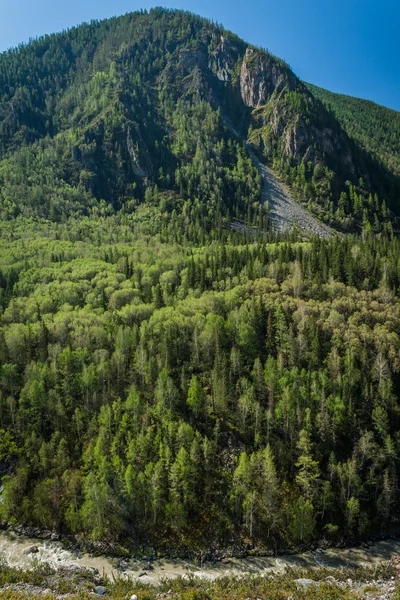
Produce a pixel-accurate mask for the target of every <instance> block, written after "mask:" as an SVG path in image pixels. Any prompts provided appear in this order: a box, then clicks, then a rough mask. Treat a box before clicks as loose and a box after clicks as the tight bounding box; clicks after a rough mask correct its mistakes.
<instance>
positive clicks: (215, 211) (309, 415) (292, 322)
mask: <svg viewBox="0 0 400 600" xmlns="http://www.w3.org/2000/svg"><path fill="white" fill-rule="evenodd" d="M0 90H1V98H0V142H1V143H0V211H1V217H2V220H1V221H0V474H1V477H2V486H3V488H2V491H1V502H0V521H1V522H3V523H11V524H14V525H15V524H22V525H31V526H37V527H42V528H50V529H52V530H55V531H61V532H63V533H70V534H71V533H72V534H75V535H78V536H81V538H82V539H95V540H108V541H113V542H114V541H116V540H118V541H120V542H121V543H124V544H126V546H127V547H129V548H132V544H136V546H135V547H136V549H138V548H139V547H141V548H143V545H147V547H148V546H149V545H151V547H153V548H155V547H156V548H158V549H161V551H163V550H171V549H174V550H177V549H178V550H182V549H190V550H191V551H197V552H200V551H205V550H207V549H210V547H212V546H214V547H215V546H216V545H220V546H225V547H226V546H228V545H229V547H234V548H237V547H238V546H237V545H239V546H240V547H241V548H243V547H245V546H246V544H250V545H253V546H255V545H257V547H258V548H260V547H268V548H277V547H280V546H281V547H282V546H285V547H287V546H288V545H289V546H292V547H294V546H296V545H297V546H298V545H299V544H303V543H309V542H312V541H315V540H317V539H318V540H320V539H321V538H326V539H328V540H329V541H332V542H335V541H338V540H342V539H346V540H350V539H354V538H356V537H360V536H365V535H368V536H369V535H373V534H375V533H378V534H381V533H383V532H387V531H389V530H391V529H393V528H395V527H397V526H398V519H399V509H400V506H399V500H398V480H399V474H400V473H399V462H398V458H397V457H398V456H399V451H400V434H399V425H400V423H399V419H400V415H399V411H400V408H399V390H400V381H399V368H400V364H399V351H400V340H399V328H400V303H399V288H400V270H399V265H400V247H399V240H398V238H397V236H396V220H395V215H394V212H391V211H396V210H397V209H396V206H397V205H396V196H395V195H393V190H394V188H393V187H391V184H390V181H391V180H389V179H387V176H388V174H387V172H384V171H381V170H380V169H383V166H382V165H381V166H380V165H377V164H374V163H373V161H372V159H371V156H370V155H369V154H368V152H366V149H363V148H361V147H360V146H359V145H357V140H355V139H351V136H350V132H346V130H345V128H343V127H342V126H341V125H340V122H339V120H338V118H336V116H335V115H334V114H332V112H331V111H330V110H328V109H327V108H326V107H324V105H323V103H322V102H321V101H320V100H318V99H317V98H316V97H315V96H314V95H313V94H312V93H311V92H310V91H309V90H308V89H307V87H306V86H305V85H304V84H303V83H301V82H300V81H299V80H298V78H297V77H296V76H295V75H294V74H293V73H292V72H291V70H290V69H289V68H288V66H287V65H286V64H285V63H283V62H282V61H280V60H279V59H277V58H275V57H273V56H272V55H271V54H269V53H267V52H265V51H263V50H260V49H257V48H253V47H248V46H247V45H246V44H245V43H244V42H242V41H241V40H240V39H238V38H237V37H236V36H234V35H233V34H231V33H229V32H226V31H224V30H223V29H222V28H221V27H219V26H215V25H213V24H212V23H210V22H209V21H206V20H203V19H200V18H199V17H195V16H193V15H191V14H189V13H184V12H180V11H166V10H161V9H157V10H153V11H151V12H150V13H146V12H140V13H133V14H130V15H126V16H124V17H121V18H118V19H111V20H108V21H103V22H100V23H97V22H95V23H91V24H89V25H84V26H81V27H78V28H75V29H72V30H70V31H67V32H64V33H62V34H57V35H54V36H48V37H45V38H43V39H40V40H37V41H35V42H33V43H31V44H29V45H27V46H22V47H20V48H18V49H16V50H12V51H10V52H8V53H5V54H2V55H0ZM227 123H231V124H232V125H231V126H228V125H227ZM235 130H236V131H237V132H238V134H239V135H237V134H235ZM353 137H354V136H353ZM246 140H249V142H248V143H249V144H252V150H251V152H256V153H257V154H258V156H259V157H260V160H262V161H269V163H270V164H271V165H272V166H273V167H274V168H275V169H276V170H277V171H278V172H279V173H280V174H281V176H282V177H283V178H285V180H286V181H287V182H288V184H289V185H290V186H291V189H292V194H296V195H297V196H298V200H299V201H303V202H304V201H306V203H307V204H305V206H307V207H308V209H310V210H312V211H314V212H316V213H317V214H318V216H319V217H320V218H321V219H323V220H325V221H327V222H329V223H331V224H333V225H335V226H336V227H338V228H341V229H344V230H345V231H346V232H348V233H349V235H347V236H332V237H331V239H318V238H310V239H308V240H305V238H304V235H297V234H296V232H292V233H290V234H286V235H284V236H281V237H279V236H277V235H276V234H275V233H274V232H273V231H271V227H270V222H269V215H268V210H267V207H266V206H264V205H263V203H262V202H260V200H261V183H262V182H261V178H260V175H259V173H258V171H257V169H256V167H255V166H254V165H253V163H252V160H251V156H250V155H249V153H248V151H247V148H246V143H245V142H246ZM371 161H372V162H371ZM257 164H258V163H257ZM385 166H386V167H388V165H385ZM380 173H381V176H382V177H381V178H380V177H379V174H380ZM378 180H379V189H378V188H377V187H375V184H374V181H378ZM232 221H235V222H240V223H241V224H242V225H243V227H242V230H241V232H236V231H232V229H231V227H230V224H231V222H232ZM352 232H353V233H352ZM359 233H362V235H358V234H359Z"/></svg>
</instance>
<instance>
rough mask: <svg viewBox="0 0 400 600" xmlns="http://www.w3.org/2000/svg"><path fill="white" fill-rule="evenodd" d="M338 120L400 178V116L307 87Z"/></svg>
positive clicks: (341, 95) (368, 102) (375, 106)
mask: <svg viewBox="0 0 400 600" xmlns="http://www.w3.org/2000/svg"><path fill="white" fill-rule="evenodd" d="M307 87H308V88H309V89H310V90H311V92H312V93H313V95H314V96H316V97H317V98H319V99H320V100H322V102H323V103H324V104H325V106H327V107H328V108H329V109H330V110H331V111H332V112H333V113H334V114H335V116H336V118H337V119H338V120H339V122H340V123H341V125H342V126H343V128H344V129H345V130H346V132H347V133H348V135H349V136H350V137H351V138H353V139H354V140H355V141H357V142H358V143H359V144H360V146H362V147H363V148H364V149H365V150H366V151H367V152H369V153H370V154H371V155H372V156H373V157H374V158H375V159H376V160H377V161H379V162H380V163H381V164H382V165H383V166H384V167H385V168H386V169H387V170H388V172H390V173H392V174H394V175H396V176H397V177H400V113H399V112H397V111H396V110H391V109H390V108H385V107H384V106H380V105H379V104H375V102H371V101H369V100H361V99H360V98H353V97H352V96H344V95H343V94H335V93H334V92H329V91H328V90H324V89H323V88H319V87H317V86H316V85H311V84H307Z"/></svg>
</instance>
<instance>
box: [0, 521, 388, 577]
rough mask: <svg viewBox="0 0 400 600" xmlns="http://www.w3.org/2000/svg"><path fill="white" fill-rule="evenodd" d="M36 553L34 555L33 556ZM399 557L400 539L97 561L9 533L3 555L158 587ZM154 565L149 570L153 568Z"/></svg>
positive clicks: (2, 541) (15, 562) (11, 560)
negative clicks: (287, 550) (290, 550)
mask: <svg viewBox="0 0 400 600" xmlns="http://www.w3.org/2000/svg"><path fill="white" fill-rule="evenodd" d="M32 550H34V552H32ZM394 554H400V540H385V541H380V542H377V543H375V544H374V545H372V546H371V547H361V546H358V547H355V548H344V549H343V548H331V549H328V550H317V551H315V552H312V551H309V552H305V553H303V554H291V555H289V554H288V555H282V556H280V557H262V558H261V557H260V558H257V557H247V558H231V559H229V561H227V562H216V563H211V562H209V563H208V562H205V563H203V564H202V565H199V564H195V563H193V562H190V561H184V560H170V559H162V560H156V561H153V562H152V563H151V565H149V563H148V562H145V561H141V560H137V559H129V560H124V561H121V560H120V559H115V558H109V557H106V556H100V557H93V556H90V555H88V554H81V553H79V552H74V551H70V550H65V549H64V548H63V546H62V544H61V543H60V542H53V541H47V540H46V541H44V540H36V539H32V538H26V537H23V536H18V535H16V534H14V533H10V532H0V557H1V558H2V559H3V561H5V562H6V563H7V564H8V565H10V566H13V567H18V568H21V569H24V570H28V569H30V568H32V567H34V566H35V565H37V564H40V563H47V564H49V565H50V566H51V567H53V568H56V569H57V568H61V567H75V568H88V569H96V570H97V571H98V572H99V573H100V574H101V575H103V574H104V575H107V576H114V577H127V578H128V577H129V578H130V579H133V580H134V579H136V578H138V579H139V580H140V581H141V582H143V583H149V584H153V585H156V584H157V583H158V582H159V581H160V580H161V579H165V578H171V577H179V576H181V577H182V576H188V575H189V574H193V575H196V576H199V577H202V578H203V579H215V578H216V577H221V576H224V575H228V576H240V575H252V574H253V575H255V574H263V573H264V574H268V573H272V572H276V573H279V572H282V571H284V570H285V569H286V568H301V569H308V568H313V567H328V568H340V567H350V568H352V567H365V566H367V567H371V566H374V565H377V564H379V563H380V562H383V561H387V560H390V558H391V557H392V556H393V555H394ZM149 567H150V568H149Z"/></svg>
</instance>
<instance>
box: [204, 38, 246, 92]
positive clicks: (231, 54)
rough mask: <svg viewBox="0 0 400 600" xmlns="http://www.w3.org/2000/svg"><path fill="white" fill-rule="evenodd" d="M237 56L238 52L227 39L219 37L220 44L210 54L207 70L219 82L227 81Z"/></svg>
mask: <svg viewBox="0 0 400 600" xmlns="http://www.w3.org/2000/svg"><path fill="white" fill-rule="evenodd" d="M238 56H239V50H238V48H237V47H236V46H235V44H234V43H233V42H232V41H231V40H230V39H229V38H226V37H224V36H223V35H221V39H220V43H219V44H218V46H217V47H216V49H215V50H214V51H213V52H212V53H211V54H210V56H209V59H208V68H209V69H211V71H212V72H213V73H214V74H215V75H216V76H217V77H218V79H219V80H220V81H229V80H230V79H231V76H232V72H233V68H234V66H235V63H236V61H237V59H238Z"/></svg>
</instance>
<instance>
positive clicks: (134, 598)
mask: <svg viewBox="0 0 400 600" xmlns="http://www.w3.org/2000/svg"><path fill="white" fill-rule="evenodd" d="M129 600H138V597H137V596H136V594H132V596H131V597H130V598H129Z"/></svg>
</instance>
